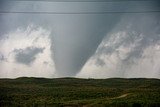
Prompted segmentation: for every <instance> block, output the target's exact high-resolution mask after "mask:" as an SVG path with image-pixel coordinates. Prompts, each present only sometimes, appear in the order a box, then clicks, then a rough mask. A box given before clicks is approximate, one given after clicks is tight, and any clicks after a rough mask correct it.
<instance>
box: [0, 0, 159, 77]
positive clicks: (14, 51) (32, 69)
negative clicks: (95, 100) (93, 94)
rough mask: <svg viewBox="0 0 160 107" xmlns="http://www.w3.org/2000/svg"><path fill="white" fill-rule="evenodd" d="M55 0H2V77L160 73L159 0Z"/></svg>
mask: <svg viewBox="0 0 160 107" xmlns="http://www.w3.org/2000/svg"><path fill="white" fill-rule="evenodd" d="M52 1H54V0H47V1H45V0H44V1H43V0H41V1H33V0H29V1H27V0H24V1H19V0H2V1H0V78H16V77H22V76H28V77H47V78H54V77H68V76H72V77H81V78H111V77H122V78H139V77H145V78H160V66H159V64H160V12H155V11H160V2H159V0H142V1H137V0H132V1H129V0H128V1H127V0H123V1H121V2H120V1H119V0H116V1H115V2H113V1H110V0H108V1H109V2H52ZM61 1H62V0H61ZM63 1H69V0H63ZM75 1H78V0H75ZM90 1H91V0H90ZM93 1H96V0H93ZM97 1H98V0H97ZM106 1H107V0H106ZM153 11H154V12H153ZM16 12H21V13H16ZM23 12H24V13H23ZM25 12H29V13H25ZM31 12H37V13H31ZM105 12H106V13H105ZM107 12H109V13H107ZM112 12H113V13H112ZM114 12H120V13H114Z"/></svg>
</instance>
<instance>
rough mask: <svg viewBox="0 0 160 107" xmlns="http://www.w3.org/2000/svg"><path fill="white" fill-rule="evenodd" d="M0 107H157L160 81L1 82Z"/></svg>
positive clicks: (8, 80) (67, 79) (3, 80)
mask: <svg viewBox="0 0 160 107" xmlns="http://www.w3.org/2000/svg"><path fill="white" fill-rule="evenodd" d="M0 107H160V80H159V79H121V78H112V79H77V78H55V79H45V78H26V77H23V78H17V79H0Z"/></svg>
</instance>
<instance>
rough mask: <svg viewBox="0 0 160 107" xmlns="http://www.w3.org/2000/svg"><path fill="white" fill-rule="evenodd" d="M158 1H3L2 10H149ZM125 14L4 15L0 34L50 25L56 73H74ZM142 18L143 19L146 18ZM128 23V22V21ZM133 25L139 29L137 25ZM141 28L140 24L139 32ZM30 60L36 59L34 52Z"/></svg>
mask: <svg viewBox="0 0 160 107" xmlns="http://www.w3.org/2000/svg"><path fill="white" fill-rule="evenodd" d="M158 3H159V2H158V0H154V1H147V2H146V1H140V2H139V1H132V2H106V3H104V2H101V3H98V2H96V3H93V2H92V3H89V2H85V3H79V2H77V3H56V2H55V3H52V2H31V1H30V2H9V3H8V2H6V3H5V4H4V3H3V4H4V5H3V7H1V10H9V11H43V12H45V11H47V12H48V11H49V12H103V11H122V12H123V11H147V10H155V9H156V10H157V9H159V4H160V3H159V4H158ZM155 14H156V13H155ZM123 15H124V14H59V15H55V14H52V15H51V14H50V15H47V14H46V15H44V14H39V15H35V14H1V16H0V27H1V28H2V29H1V33H5V32H8V31H12V30H15V29H16V28H17V27H19V26H22V27H23V28H24V27H26V26H28V24H30V23H34V24H36V25H40V26H43V27H45V28H51V29H52V33H51V34H50V38H51V42H52V44H51V51H52V58H53V60H54V61H55V66H56V70H57V74H58V75H59V76H74V75H76V74H77V73H78V72H79V71H80V70H81V68H82V67H83V65H84V64H85V63H86V61H87V60H88V59H89V58H90V57H91V56H92V55H93V54H94V53H95V51H96V49H97V47H98V46H99V44H100V43H101V41H102V40H103V38H104V37H105V36H106V35H107V36H108V37H109V35H108V34H109V32H111V31H112V30H113V29H115V27H116V26H117V24H118V23H119V21H120V20H121V18H123ZM129 15H131V14H129ZM135 16H137V14H134V15H133V16H132V17H135ZM126 20H129V18H126ZM136 20H139V18H138V17H137V19H136V18H135V21H136ZM141 21H143V19H142V20H141ZM128 22H129V21H127V23H128ZM133 23H134V22H133ZM122 26H125V24H123V23H122ZM146 26H147V25H145V27H146ZM143 27H144V26H143V25H142V26H141V27H139V29H142V30H143ZM122 28H123V27H122ZM134 28H136V26H135V27H134ZM139 29H138V27H137V32H138V30H139ZM158 29H159V28H157V32H159V30H158ZM140 32H141V31H140ZM148 35H149V34H148ZM150 35H152V34H150ZM154 37H155V39H154V40H156V38H157V37H156V36H154ZM143 42H144V43H143V45H145V43H146V42H147V40H146V39H145V40H143ZM121 44H123V42H120V43H119V44H116V45H115V46H114V47H112V46H111V47H110V48H107V50H105V51H106V53H107V52H108V53H109V52H110V53H112V52H113V51H114V50H115V49H116V48H117V47H118V46H120V45H121ZM143 45H142V46H143ZM140 50H141V48H140V49H137V51H138V52H137V53H139V51H140ZM135 52H136V51H135ZM32 54H33V53H32ZM22 56H23V55H22ZM26 56H28V55H26ZM21 58H22V57H21ZM21 58H20V62H21ZM22 60H23V61H22V62H24V63H25V64H29V63H30V62H32V61H26V62H25V61H24V60H25V59H24V58H22ZM28 60H29V59H28ZM30 60H35V57H34V55H33V56H32V57H31V59H30Z"/></svg>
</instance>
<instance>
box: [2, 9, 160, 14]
mask: <svg viewBox="0 0 160 107" xmlns="http://www.w3.org/2000/svg"><path fill="white" fill-rule="evenodd" d="M134 13H160V10H151V11H128V12H127V11H105V12H42V11H37V12H31V11H22V12H21V11H0V14H134Z"/></svg>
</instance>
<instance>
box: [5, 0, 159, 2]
mask: <svg viewBox="0 0 160 107" xmlns="http://www.w3.org/2000/svg"><path fill="white" fill-rule="evenodd" d="M5 1H20V2H24V1H29V2H30V1H34V2H134V1H136V2H138V1H157V0H88V1H86V0H81V1H80V0H79V1H75V0H5Z"/></svg>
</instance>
